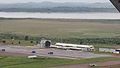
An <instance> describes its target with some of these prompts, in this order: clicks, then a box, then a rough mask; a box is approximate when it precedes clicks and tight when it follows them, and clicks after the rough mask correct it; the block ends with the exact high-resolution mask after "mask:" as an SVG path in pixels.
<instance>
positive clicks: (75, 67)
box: [52, 61, 120, 68]
mask: <svg viewBox="0 0 120 68" xmlns="http://www.w3.org/2000/svg"><path fill="white" fill-rule="evenodd" d="M95 64H96V65H97V66H100V67H113V68H114V67H118V66H120V61H106V62H98V63H95ZM52 68H90V65H89V64H76V65H65V66H59V67H52Z"/></svg>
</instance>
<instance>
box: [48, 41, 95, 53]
mask: <svg viewBox="0 0 120 68" xmlns="http://www.w3.org/2000/svg"><path fill="white" fill-rule="evenodd" d="M50 47H52V48H57V49H65V50H80V51H94V50H95V48H94V46H93V45H78V44H68V43H56V44H55V45H51V46H50Z"/></svg>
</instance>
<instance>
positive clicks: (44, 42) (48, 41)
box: [37, 40, 51, 48]
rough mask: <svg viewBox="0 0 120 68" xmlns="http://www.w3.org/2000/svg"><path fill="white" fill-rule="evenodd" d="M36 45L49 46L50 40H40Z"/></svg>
mask: <svg viewBox="0 0 120 68" xmlns="http://www.w3.org/2000/svg"><path fill="white" fill-rule="evenodd" d="M37 46H39V47H40V48H50V46H51V40H41V41H40V43H39V44H38V45H37Z"/></svg>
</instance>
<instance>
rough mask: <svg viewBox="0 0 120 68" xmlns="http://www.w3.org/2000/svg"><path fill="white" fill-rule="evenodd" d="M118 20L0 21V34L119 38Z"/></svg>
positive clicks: (119, 24) (119, 23)
mask: <svg viewBox="0 0 120 68" xmlns="http://www.w3.org/2000/svg"><path fill="white" fill-rule="evenodd" d="M119 26H120V22H119V20H70V19H0V32H1V33H6V32H11V33H14V34H22V35H32V36H42V37H52V38H53V37H54V38H88V37H92V38H93V37H100V38H106V37H107V38H109V37H119V36H120V27H119Z"/></svg>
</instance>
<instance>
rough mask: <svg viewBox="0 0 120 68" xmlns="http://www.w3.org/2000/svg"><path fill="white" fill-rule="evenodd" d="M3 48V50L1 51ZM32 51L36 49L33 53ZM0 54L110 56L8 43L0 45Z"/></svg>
mask: <svg viewBox="0 0 120 68" xmlns="http://www.w3.org/2000/svg"><path fill="white" fill-rule="evenodd" d="M2 49H5V50H6V51H5V52H2ZM32 51H36V53H35V54H33V53H32ZM48 52H53V53H54V54H53V55H50V54H48ZM0 54H2V55H7V54H9V55H10V54H13V55H38V56H45V57H55V58H69V59H79V58H97V57H112V55H104V54H94V53H91V52H81V51H75V50H60V49H51V48H48V49H40V48H38V47H35V46H31V47H30V46H10V45H0Z"/></svg>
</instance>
